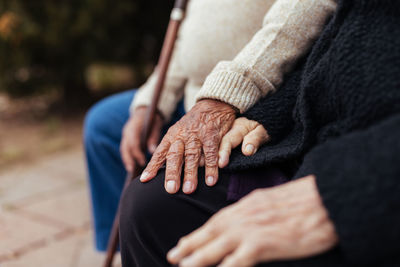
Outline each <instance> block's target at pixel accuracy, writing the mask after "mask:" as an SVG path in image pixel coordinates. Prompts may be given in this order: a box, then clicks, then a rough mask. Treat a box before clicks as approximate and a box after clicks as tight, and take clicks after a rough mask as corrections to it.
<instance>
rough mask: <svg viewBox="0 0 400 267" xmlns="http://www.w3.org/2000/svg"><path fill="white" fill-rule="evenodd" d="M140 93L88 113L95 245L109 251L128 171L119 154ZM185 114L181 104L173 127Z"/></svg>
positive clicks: (111, 99)
mask: <svg viewBox="0 0 400 267" xmlns="http://www.w3.org/2000/svg"><path fill="white" fill-rule="evenodd" d="M135 93H136V90H130V91H126V92H122V93H118V94H115V95H112V96H110V97H107V98H105V99H103V100H102V101H100V102H98V103H97V104H95V105H94V106H93V107H92V108H91V109H90V110H89V112H88V113H87V115H86V118H85V125H84V147H85V154H86V161H87V168H88V176H89V185H90V192H91V201H92V211H93V221H94V229H95V244H96V248H97V250H99V251H105V250H106V249H107V243H108V238H109V235H110V231H111V227H112V224H113V221H114V217H115V214H116V211H117V207H118V202H119V199H120V196H121V192H122V188H123V185H124V181H125V176H126V171H125V168H124V165H123V163H122V159H121V156H120V153H119V145H120V142H121V134H122V128H123V126H124V125H125V123H126V122H127V120H128V119H129V116H130V114H129V106H130V104H131V102H132V100H133V98H134V97H135ZM184 114H185V110H184V107H183V103H182V102H181V103H179V105H178V107H177V110H176V111H175V114H174V116H173V118H172V120H171V123H170V124H169V125H166V129H168V127H169V126H171V125H172V124H174V123H175V122H176V121H178V120H179V119H180V118H181V117H182V116H183V115H184Z"/></svg>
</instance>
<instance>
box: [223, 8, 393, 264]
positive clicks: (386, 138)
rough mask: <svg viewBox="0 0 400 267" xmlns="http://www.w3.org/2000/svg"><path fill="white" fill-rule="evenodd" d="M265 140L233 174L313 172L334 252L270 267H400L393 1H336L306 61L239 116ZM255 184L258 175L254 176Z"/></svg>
mask: <svg viewBox="0 0 400 267" xmlns="http://www.w3.org/2000/svg"><path fill="white" fill-rule="evenodd" d="M244 116H246V117H247V118H249V119H252V120H256V121H258V122H260V123H262V124H263V125H264V127H265V128H266V129H267V131H268V132H269V134H270V135H271V142H270V143H268V144H267V145H265V146H263V147H262V148H260V149H259V151H258V152H257V153H256V154H255V155H254V156H252V157H244V156H242V155H241V153H240V151H239V150H235V151H234V153H233V155H232V160H231V164H230V165H229V169H230V170H233V171H235V170H246V169H249V168H255V167H260V166H270V165H274V164H277V163H282V162H283V163H285V162H290V163H296V164H297V165H296V166H297V167H296V169H295V172H294V173H293V178H294V179H296V178H299V177H303V176H305V175H308V174H315V175H316V177H317V186H318V189H319V192H320V194H321V196H322V199H323V203H324V205H325V207H326V208H327V210H328V212H329V215H330V218H331V220H332V221H333V222H334V224H335V227H336V231H337V233H338V235H339V239H340V242H339V245H338V247H336V248H335V249H334V250H332V251H330V252H328V253H325V254H323V255H319V256H316V257H312V258H309V259H304V260H297V261H289V262H278V263H271V264H270V265H268V266H275V265H276V266H321V267H322V266H356V265H359V266H400V156H399V154H400V140H399V139H400V1H399V0H342V1H339V8H338V11H337V12H336V14H335V15H334V17H333V18H332V19H331V20H330V21H329V22H328V24H327V25H326V27H325V30H324V31H323V33H322V35H321V36H320V38H319V40H318V41H317V42H316V44H315V45H314V47H313V48H312V50H311V52H310V54H309V55H308V56H307V58H305V59H304V61H303V62H302V63H301V64H299V66H298V67H297V69H296V70H295V71H294V72H292V73H291V74H290V75H289V76H288V77H287V79H286V83H285V84H284V85H283V86H282V88H281V89H279V90H278V91H277V92H276V93H275V94H272V95H271V96H267V97H266V98H264V99H262V100H261V101H260V102H259V103H257V104H256V105H255V106H254V107H253V108H251V109H250V110H249V111H248V112H246V113H245V114H244ZM260 179H262V178H260Z"/></svg>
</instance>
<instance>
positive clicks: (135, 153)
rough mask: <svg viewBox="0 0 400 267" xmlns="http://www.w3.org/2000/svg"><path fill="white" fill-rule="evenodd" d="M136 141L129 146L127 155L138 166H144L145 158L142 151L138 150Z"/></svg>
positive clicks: (138, 146)
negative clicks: (128, 154)
mask: <svg viewBox="0 0 400 267" xmlns="http://www.w3.org/2000/svg"><path fill="white" fill-rule="evenodd" d="M137 141H138V140H135V141H134V142H133V143H132V144H131V145H130V146H129V153H130V155H131V156H132V157H133V159H135V160H136V161H137V162H138V163H139V165H140V166H145V165H146V156H145V155H144V153H143V151H142V150H141V149H140V145H139V143H138V142H137Z"/></svg>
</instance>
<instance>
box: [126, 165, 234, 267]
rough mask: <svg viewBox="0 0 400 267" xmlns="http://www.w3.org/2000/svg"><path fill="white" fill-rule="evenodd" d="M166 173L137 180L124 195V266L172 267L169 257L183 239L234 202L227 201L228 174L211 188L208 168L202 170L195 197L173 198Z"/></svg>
mask: <svg viewBox="0 0 400 267" xmlns="http://www.w3.org/2000/svg"><path fill="white" fill-rule="evenodd" d="M164 173H165V171H164V169H163V170H162V171H160V172H159V174H158V175H157V177H156V178H154V179H153V180H151V181H150V182H148V183H146V184H143V183H141V182H140V181H139V179H135V180H134V181H133V182H132V183H131V185H130V186H129V187H128V188H127V190H126V191H125V192H124V194H123V197H122V206H121V220H120V237H121V238H120V240H121V255H122V264H123V266H124V267H132V266H140V267H147V266H171V265H170V264H169V263H168V262H167V260H166V254H167V252H168V251H169V250H170V249H171V248H172V247H174V246H175V245H176V244H177V242H178V240H179V238H181V237H183V236H185V235H187V234H189V233H190V232H192V231H193V230H195V229H197V228H198V227H200V226H201V225H203V224H204V223H205V222H206V221H207V220H208V219H209V218H210V217H211V216H212V215H213V214H214V213H216V212H217V211H218V210H220V209H221V208H223V207H225V206H227V205H229V204H231V203H232V202H230V201H228V200H227V189H228V183H229V175H227V174H224V173H220V178H219V181H218V183H217V184H216V185H215V186H213V187H208V186H207V185H206V184H205V182H204V169H200V171H199V184H198V188H197V190H196V191H195V192H194V193H193V194H191V195H185V194H183V193H182V191H180V192H179V193H177V194H174V195H170V194H168V193H167V192H166V191H165V189H164Z"/></svg>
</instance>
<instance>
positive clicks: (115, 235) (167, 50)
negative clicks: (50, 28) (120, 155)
mask: <svg viewBox="0 0 400 267" xmlns="http://www.w3.org/2000/svg"><path fill="white" fill-rule="evenodd" d="M187 3H188V0H175V5H174V8H173V9H172V12H171V18H170V22H169V24H168V29H167V33H166V35H165V39H164V44H163V47H162V50H161V55H160V58H159V60H158V64H157V68H158V77H157V83H156V85H155V90H154V95H153V98H152V102H151V104H150V106H149V107H148V108H147V113H146V117H145V123H144V129H143V130H142V136H141V139H140V145H141V148H142V151H146V150H147V148H146V143H147V139H148V137H149V135H150V131H151V128H152V125H153V121H154V116H155V114H156V112H157V106H158V101H159V99H160V96H161V93H162V89H163V85H164V81H165V78H166V75H167V71H168V67H169V63H170V60H171V56H172V52H173V49H174V46H175V41H176V38H177V35H178V30H179V27H180V25H181V22H182V20H183V18H184V15H185V11H186V6H187ZM141 171H142V170H141V169H140V167H139V165H138V164H137V163H136V162H135V164H134V168H133V171H132V172H131V173H128V174H127V177H126V180H125V184H124V190H125V188H126V187H128V185H129V184H130V182H131V181H132V180H133V179H134V178H135V177H138V176H139V174H140V173H141ZM119 215H120V207H118V211H117V215H116V216H115V219H114V224H113V227H112V230H111V234H110V239H109V241H108V247H107V255H106V259H105V261H104V265H103V266H104V267H111V266H112V262H113V259H114V255H115V252H116V250H117V247H118V243H119Z"/></svg>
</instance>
